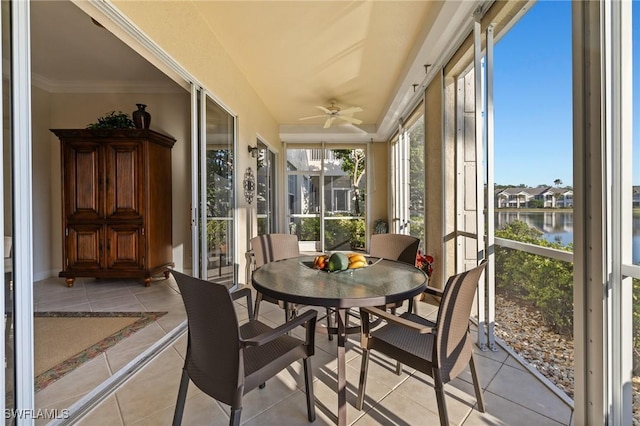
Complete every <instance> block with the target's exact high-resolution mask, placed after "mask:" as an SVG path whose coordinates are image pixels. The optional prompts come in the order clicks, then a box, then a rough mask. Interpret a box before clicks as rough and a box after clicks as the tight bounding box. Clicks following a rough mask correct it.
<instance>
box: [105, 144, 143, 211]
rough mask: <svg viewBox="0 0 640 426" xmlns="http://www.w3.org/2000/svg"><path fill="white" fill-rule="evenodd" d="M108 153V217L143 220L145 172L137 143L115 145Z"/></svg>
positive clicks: (107, 147)
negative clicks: (142, 178)
mask: <svg viewBox="0 0 640 426" xmlns="http://www.w3.org/2000/svg"><path fill="white" fill-rule="evenodd" d="M105 149H107V155H106V158H107V174H106V179H107V181H106V188H107V198H106V202H107V216H108V217H111V218H133V217H140V216H142V212H141V206H142V198H141V197H142V185H141V173H142V172H143V170H144V168H143V167H144V164H143V163H142V161H141V160H142V155H141V152H140V151H141V149H142V145H141V144H139V143H118V144H110V145H108V146H106V148H105Z"/></svg>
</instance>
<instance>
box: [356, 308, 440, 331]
mask: <svg viewBox="0 0 640 426" xmlns="http://www.w3.org/2000/svg"><path fill="white" fill-rule="evenodd" d="M360 310H361V311H364V312H367V313H369V314H371V315H375V316H377V317H380V318H384V319H385V320H387V321H388V322H392V323H394V324H397V325H400V326H403V327H407V328H411V329H412V330H415V331H417V332H418V333H420V334H427V333H432V332H433V327H429V326H427V325H423V324H418V323H417V322H413V321H409V320H406V319H404V318H401V317H398V316H396V315H393V314H391V313H389V312H387V311H384V310H382V309H380V308H360Z"/></svg>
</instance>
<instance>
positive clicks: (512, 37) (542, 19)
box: [494, 1, 573, 186]
mask: <svg viewBox="0 0 640 426" xmlns="http://www.w3.org/2000/svg"><path fill="white" fill-rule="evenodd" d="M494 53H495V55H494V82H495V83H494V84H495V86H494V108H495V182H496V183H498V184H503V185H519V184H525V185H529V186H537V185H539V184H548V185H553V182H554V181H555V180H556V179H560V180H561V181H562V182H563V185H572V184H573V176H572V173H573V171H572V170H573V166H572V152H573V147H572V144H573V141H572V133H573V132H572V110H571V108H572V107H571V103H572V101H571V97H572V95H571V90H572V88H571V2H569V1H539V2H538V3H536V4H535V5H534V6H533V7H532V8H531V10H530V11H529V12H527V14H526V15H525V16H524V17H523V18H522V19H521V20H520V21H518V23H517V24H515V25H514V26H513V27H512V28H511V30H510V31H509V32H508V33H507V34H505V36H504V37H502V38H501V39H500V40H498V42H497V43H496V45H495V51H494Z"/></svg>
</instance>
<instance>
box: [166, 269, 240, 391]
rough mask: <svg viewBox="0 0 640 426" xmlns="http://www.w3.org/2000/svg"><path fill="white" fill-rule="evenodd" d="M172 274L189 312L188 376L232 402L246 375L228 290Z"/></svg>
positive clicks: (180, 274) (199, 385) (207, 282)
mask: <svg viewBox="0 0 640 426" xmlns="http://www.w3.org/2000/svg"><path fill="white" fill-rule="evenodd" d="M171 273H172V274H173V276H174V278H175V279H176V282H177V283H178V287H179V288H180V294H181V295H182V300H183V301H184V306H185V309H186V311H187V321H188V325H189V332H188V336H189V342H188V345H187V355H186V358H185V367H186V368H187V371H188V373H189V377H190V378H191V380H192V381H193V382H194V383H195V384H196V386H198V387H199V388H200V389H202V390H203V391H204V392H206V393H207V394H209V395H211V396H212V397H214V398H215V399H218V400H220V401H222V402H224V403H226V404H231V403H232V401H233V398H234V395H235V394H236V389H237V388H238V387H239V386H240V385H241V382H240V383H239V381H242V380H244V374H242V371H240V368H243V366H242V356H241V352H240V349H239V348H240V344H239V340H240V331H239V328H238V319H237V316H236V311H235V308H234V304H233V300H232V299H231V296H230V294H229V291H228V290H227V288H226V287H225V286H223V285H221V284H216V283H212V282H209V281H204V280H201V279H198V278H194V277H190V276H188V275H185V274H182V273H180V272H176V271H171Z"/></svg>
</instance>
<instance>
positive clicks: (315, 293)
mask: <svg viewBox="0 0 640 426" xmlns="http://www.w3.org/2000/svg"><path fill="white" fill-rule="evenodd" d="M313 258H314V257H313V256H301V257H297V258H292V259H285V260H280V261H277V262H271V263H267V264H265V265H263V266H261V267H260V268H258V269H257V270H256V271H254V272H253V285H254V287H255V288H256V290H258V291H260V292H261V293H263V294H265V295H267V296H270V297H273V298H276V299H278V300H285V301H287V302H293V303H301V304H305V305H314V306H327V307H335V308H353V307H360V306H381V305H385V304H387V303H394V302H399V301H401V300H406V299H408V298H411V297H413V296H416V295H418V294H420V293H422V292H423V291H424V290H425V289H426V286H427V275H426V274H425V273H424V272H423V271H421V270H420V269H418V268H416V267H414V266H412V265H408V264H406V263H402V262H395V261H391V260H385V259H379V258H375V257H368V260H369V263H371V264H369V265H368V266H366V267H364V268H360V269H348V270H346V271H339V272H326V271H321V270H318V269H313V268H311V265H312V264H313Z"/></svg>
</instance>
